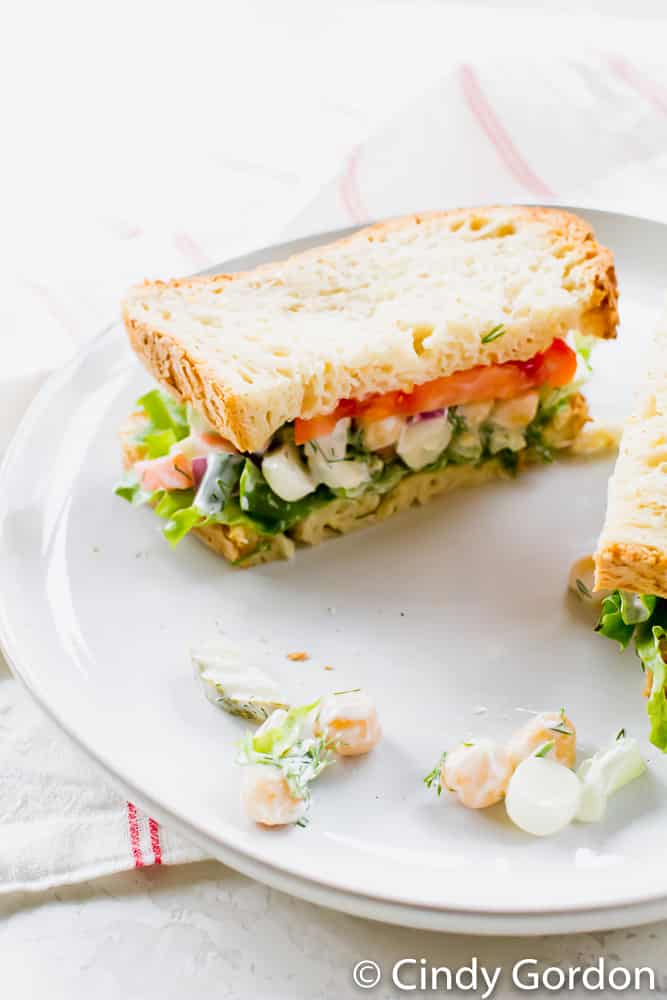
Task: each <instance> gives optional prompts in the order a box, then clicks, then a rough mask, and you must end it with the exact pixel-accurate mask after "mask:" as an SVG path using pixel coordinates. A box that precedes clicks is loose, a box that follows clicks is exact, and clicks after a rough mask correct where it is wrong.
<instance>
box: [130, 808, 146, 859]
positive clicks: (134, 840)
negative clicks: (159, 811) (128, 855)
mask: <svg viewBox="0 0 667 1000" xmlns="http://www.w3.org/2000/svg"><path fill="white" fill-rule="evenodd" d="M127 827H128V830H129V834H130V847H131V848H132V857H133V858H134V867H135V868H143V867H144V859H143V857H142V854H141V843H140V840H139V821H138V819H137V807H136V806H135V805H134V803H132V802H128V803H127Z"/></svg>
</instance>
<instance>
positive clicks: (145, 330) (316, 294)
mask: <svg viewBox="0 0 667 1000" xmlns="http://www.w3.org/2000/svg"><path fill="white" fill-rule="evenodd" d="M123 315H124V320H125V325H126V328H127V332H128V335H129V339H130V343H131V345H132V347H133V349H134V350H135V352H136V353H137V355H138V357H139V358H140V359H141V361H142V362H143V363H144V365H145V366H146V367H147V368H148V370H149V371H150V373H151V374H152V375H153V376H154V378H155V379H156V380H157V382H158V384H159V386H160V388H159V389H153V390H152V391H149V392H147V393H146V394H145V395H144V396H142V398H141V399H140V400H139V404H138V407H139V408H138V410H137V411H136V412H135V413H134V414H132V416H131V417H130V419H129V421H128V423H127V425H126V427H125V428H124V429H123V431H122V435H121V438H122V447H123V453H124V461H125V466H126V470H127V472H126V479H125V481H124V482H123V483H122V484H121V485H120V487H119V490H118V491H119V493H120V494H121V495H122V496H124V497H125V498H126V499H128V500H131V501H132V502H134V503H148V504H150V505H151V506H153V507H154V509H155V511H156V513H157V514H159V515H160V516H161V517H163V518H164V519H165V520H166V524H165V527H164V532H165V535H166V536H167V538H168V539H169V540H170V541H171V542H172V543H175V542H177V541H179V540H180V539H181V538H182V537H183V535H185V534H186V533H187V532H188V531H194V532H195V533H196V534H197V535H198V536H199V537H200V538H201V539H202V540H203V541H204V542H206V543H207V544H208V545H210V546H211V547H212V548H214V549H215V550H216V551H218V552H219V553H221V554H222V555H223V556H225V557H226V558H227V559H228V560H230V561H231V562H233V563H235V564H237V565H242V566H249V565H254V564H257V563H260V562H266V561H268V560H271V559H276V558H283V557H288V556H290V555H291V554H292V552H293V550H294V547H295V543H303V544H309V545H314V544H317V543H318V542H321V541H322V540H324V539H325V538H328V537H330V536H332V535H336V534H341V533H346V532H348V531H352V530H354V529H356V528H358V527H361V526H363V525H368V524H372V523H375V522H377V521H381V520H384V519H385V518H387V517H389V516H390V515H392V514H395V513H397V512H399V511H401V510H404V509H406V508H407V507H410V506H412V505H414V504H421V503H425V502H426V501H428V500H430V499H431V498H432V497H434V496H436V495H438V494H440V493H444V492H446V491H448V490H451V489H454V488H456V487H458V486H463V485H470V484H475V483H481V482H483V481H485V480H488V479H490V478H492V477H495V476H503V475H505V476H506V475H512V474H514V473H516V471H517V470H518V469H520V468H522V467H523V466H524V465H526V464H527V463H529V462H532V461H544V460H547V461H548V460H550V459H551V458H552V457H553V456H554V454H556V453H557V452H559V451H563V450H566V449H568V448H569V447H571V445H572V444H573V442H574V441H575V439H576V437H577V435H578V433H579V431H580V430H581V428H582V426H583V424H584V423H585V421H586V420H587V410H586V403H585V401H584V399H583V397H582V395H581V394H580V393H579V391H578V385H579V383H578V380H577V378H576V377H575V376H576V373H577V357H576V353H575V351H574V350H573V349H572V347H571V346H570V345H569V344H568V343H567V342H566V338H568V336H570V335H571V334H573V333H574V334H575V336H578V337H580V338H581V341H580V342H581V343H587V341H586V340H585V339H584V338H588V337H598V338H608V337H613V336H615V333H616V326H617V322H618V313H617V288H616V278H615V273H614V266H613V258H612V255H611V253H610V251H609V250H607V249H606V248H605V247H602V246H600V245H599V244H598V243H597V242H596V240H595V237H594V234H593V232H592V231H591V228H590V226H589V225H588V224H587V223H586V222H585V221H584V220H582V219H580V218H578V217H577V216H574V215H571V214H569V213H567V212H563V211H560V210H558V209H548V208H526V207H512V206H510V207H490V208H478V209H474V210H471V209H466V210H456V211H451V212H434V213H427V214H424V215H414V216H409V217H407V218H402V219H397V220H393V221H391V222H387V223H381V224H379V225H374V226H371V227H369V228H366V229H362V230H359V231H358V232H356V233H355V234H354V235H353V236H351V237H349V238H346V239H343V240H339V241H337V242H335V243H331V244H329V245H328V246H320V247H317V248H315V249H313V250H309V251H307V252H305V253H301V254H298V255H296V256H293V257H290V258H289V259H287V260H284V261H280V262H278V263H272V264H269V265H265V266H263V267H259V268H256V269H255V270H253V271H248V272H245V273H240V274H231V275H225V274H222V275H217V276H214V277H203V278H191V279H186V280H180V281H170V282H166V283H163V282H146V283H145V284H143V285H140V286H137V287H136V288H134V289H132V290H131V291H130V293H129V295H128V297H127V299H126V300H125V302H124V306H123Z"/></svg>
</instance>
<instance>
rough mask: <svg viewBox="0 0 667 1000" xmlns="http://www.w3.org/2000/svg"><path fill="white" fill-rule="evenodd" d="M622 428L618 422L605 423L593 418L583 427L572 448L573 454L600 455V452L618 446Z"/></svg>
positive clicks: (611, 449)
mask: <svg viewBox="0 0 667 1000" xmlns="http://www.w3.org/2000/svg"><path fill="white" fill-rule="evenodd" d="M621 433H622V428H621V427H620V426H618V425H616V424H605V423H603V422H602V421H597V420H593V421H592V422H591V423H590V424H588V425H587V426H585V427H583V428H582V429H581V430H580V431H579V434H578V435H577V437H576V438H575V440H574V443H573V444H572V447H571V448H570V452H571V453H572V454H573V455H598V454H600V452H604V451H613V450H615V449H617V448H618V444H619V441H620V440H621Z"/></svg>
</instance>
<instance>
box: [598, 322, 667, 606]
mask: <svg viewBox="0 0 667 1000" xmlns="http://www.w3.org/2000/svg"><path fill="white" fill-rule="evenodd" d="M595 587H596V590H603V589H604V590H629V591H632V592H634V593H636V594H654V595H656V596H657V597H664V598H667V306H666V307H665V309H664V311H663V314H662V316H661V319H660V321H659V323H658V327H657V330H656V333H655V337H654V340H653V344H652V347H651V354H650V359H649V363H648V369H647V374H646V378H645V380H644V383H643V385H642V387H641V388H640V390H639V392H638V394H637V401H636V404H635V409H634V412H633V414H632V416H631V417H630V419H629V420H628V421H627V423H626V425H625V428H624V431H623V436H622V438H621V444H620V449H619V453H618V459H617V461H616V467H615V469H614V473H613V475H612V477H611V479H610V480H609V489H608V499H607V512H606V517H605V522H604V526H603V528H602V533H601V535H600V539H599V541H598V547H597V551H596V553H595Z"/></svg>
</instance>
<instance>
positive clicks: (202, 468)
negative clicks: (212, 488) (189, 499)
mask: <svg viewBox="0 0 667 1000" xmlns="http://www.w3.org/2000/svg"><path fill="white" fill-rule="evenodd" d="M207 465H208V459H207V458H205V457H204V458H193V459H192V479H193V482H194V484H195V489H196V490H197V489H199V484H200V483H201V481H202V479H203V478H204V476H205V474H206V466H207Z"/></svg>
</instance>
